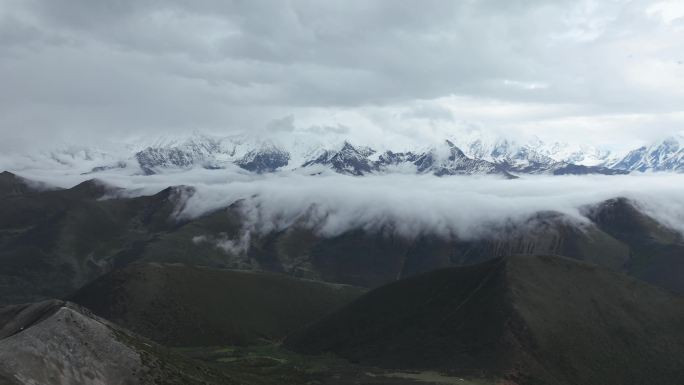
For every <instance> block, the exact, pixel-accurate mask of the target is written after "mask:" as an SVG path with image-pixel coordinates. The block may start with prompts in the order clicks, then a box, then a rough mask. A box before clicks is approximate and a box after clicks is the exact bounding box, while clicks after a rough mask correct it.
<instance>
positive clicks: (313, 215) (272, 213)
mask: <svg viewBox="0 0 684 385" xmlns="http://www.w3.org/2000/svg"><path fill="white" fill-rule="evenodd" d="M23 176H26V177H29V178H34V179H37V180H40V181H44V182H47V183H51V184H57V185H61V186H63V187H69V186H71V185H74V184H76V183H78V182H80V181H82V180H84V179H86V178H87V176H83V175H73V174H72V175H56V174H55V173H54V172H52V173H51V172H41V171H36V172H28V173H24V174H23ZM98 177H101V178H102V180H103V181H104V182H106V183H109V184H111V185H114V186H119V187H124V188H126V189H127V192H126V194H128V195H131V196H134V195H143V194H144V195H148V194H153V193H156V192H158V191H160V190H162V189H164V188H166V187H168V186H170V185H185V186H192V187H193V188H192V189H181V190H180V191H181V193H182V194H181V204H179V206H178V210H177V212H176V213H175V215H176V216H177V217H179V218H194V217H197V216H200V215H203V214H205V213H208V212H211V211H213V210H216V209H219V208H224V207H228V206H230V205H231V204H233V203H236V202H239V207H240V209H241V210H242V212H243V214H244V216H245V228H244V229H243V232H242V237H246V238H247V239H248V237H250V236H251V235H252V234H253V233H255V232H256V233H258V234H264V233H268V232H271V231H274V230H282V229H285V228H288V227H289V226H292V225H293V224H295V223H296V224H300V225H301V224H304V225H306V226H309V227H311V228H314V229H316V231H318V232H319V233H320V234H321V235H323V236H334V235H338V234H341V233H343V232H345V231H348V230H351V229H367V230H379V229H382V230H385V231H386V230H388V229H389V230H390V231H393V232H395V233H397V234H400V235H402V236H405V237H409V238H410V237H414V236H417V235H419V234H425V233H429V234H436V235H440V236H444V237H451V236H455V237H458V238H462V239H472V238H479V237H486V236H488V235H491V234H492V233H493V232H495V231H497V229H500V228H502V227H505V226H506V225H508V224H510V223H511V222H513V223H520V222H524V221H525V220H527V219H528V218H530V217H531V216H533V215H535V214H537V213H539V212H545V211H554V212H559V213H561V214H564V216H565V217H566V218H567V220H570V221H573V222H576V223H578V224H582V223H586V222H587V220H586V218H585V217H584V216H583V213H584V210H583V208H584V207H585V206H587V205H595V204H598V203H601V202H603V201H605V200H607V199H611V198H616V197H626V198H629V199H631V200H633V201H634V202H636V203H637V204H638V205H639V206H640V208H641V209H642V210H643V211H644V212H645V213H646V214H648V215H650V216H652V217H654V218H655V219H657V220H658V221H660V222H661V223H663V224H665V225H666V226H668V227H671V228H673V229H675V230H677V231H680V232H682V234H684V194H682V193H681V192H682V189H681V186H682V185H684V175H681V174H675V175H672V174H639V175H623V176H537V177H525V178H520V179H516V180H506V179H500V178H494V177H472V176H471V177H458V176H454V177H443V178H440V177H435V176H431V175H422V176H416V175H401V174H392V175H378V176H365V177H350V176H345V175H338V174H328V175H319V176H307V175H301V174H297V173H291V172H283V173H276V174H266V175H254V174H249V173H244V172H241V171H240V170H239V169H234V170H204V169H195V170H191V171H184V172H177V173H167V174H161V175H152V176H130V175H126V174H125V173H123V172H122V171H117V170H112V171H109V172H104V173H101V174H98ZM197 241H198V242H202V241H206V240H197ZM221 241H222V242H223V244H224V245H225V247H227V248H228V247H233V248H238V247H244V246H245V245H246V244H247V243H246V242H245V239H234V240H232V239H225V240H221ZM241 245H242V246H241Z"/></svg>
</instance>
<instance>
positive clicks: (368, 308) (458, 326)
mask: <svg viewBox="0 0 684 385" xmlns="http://www.w3.org/2000/svg"><path fill="white" fill-rule="evenodd" d="M682 330H684V300H682V299H681V298H679V297H675V296H673V295H671V294H668V293H667V292H664V291H662V290H660V289H657V288H655V287H652V286H650V285H647V284H645V283H641V282H639V281H636V280H634V279H632V278H629V277H627V276H624V275H621V274H619V273H614V272H611V271H609V270H607V269H605V268H600V267H597V266H595V265H590V264H585V263H581V262H577V261H573V260H570V259H565V258H559V257H537V256H535V257H510V258H503V259H496V260H492V261H489V262H486V263H483V264H480V265H476V266H470V267H462V268H448V269H442V270H437V271H434V272H430V273H426V274H423V275H419V276H416V277H413V278H408V279H405V280H401V281H397V282H395V283H391V284H389V285H386V286H383V287H380V288H378V289H376V290H373V291H371V292H369V293H368V294H366V295H364V296H363V297H361V298H359V299H358V300H356V301H354V302H353V303H351V304H350V305H348V306H346V307H344V308H343V309H341V310H340V311H338V312H336V313H333V314H331V315H330V316H328V317H326V318H325V319H323V320H321V321H320V322H318V323H316V324H314V325H312V326H310V327H309V328H307V329H306V330H304V331H303V332H300V333H297V334H295V335H293V336H291V337H289V338H288V339H287V340H286V346H288V347H290V348H291V349H294V350H296V351H299V352H304V353H309V354H320V353H323V352H334V353H336V354H338V355H340V356H342V357H345V358H347V359H350V360H352V361H358V362H360V363H362V364H371V365H380V366H384V367H391V368H403V369H422V370H424V369H433V370H440V371H446V372H450V373H453V374H456V375H472V374H477V373H486V374H487V375H488V376H490V377H492V378H506V379H508V380H511V381H513V382H514V383H517V384H564V385H565V384H567V385H569V384H586V385H593V384H596V385H603V384H663V385H666V384H672V385H675V384H680V383H682V382H683V381H684V335H682V333H681V331H682Z"/></svg>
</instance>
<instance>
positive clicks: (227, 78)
mask: <svg viewBox="0 0 684 385" xmlns="http://www.w3.org/2000/svg"><path fill="white" fill-rule="evenodd" d="M683 123H684V1H681V0H672V1H641V0H633V1H627V0H602V1H577V0H555V1H542V0H538V1H537V0H481V1H477V0H462V1H454V0H442V1H437V0H420V1H419V0H413V1H402V0H384V1H381V0H344V1H342V0H339V1H334V0H328V1H320V0H301V1H298V0H290V1H285V0H283V1H277V0H268V1H260V0H244V1H228V0H206V1H202V0H171V1H154V0H60V1H55V0H43V1H41V0H0V134H1V135H2V140H1V141H0V142H1V143H0V149H2V150H3V151H7V150H10V149H15V150H17V149H21V150H22V151H23V150H24V149H25V148H26V146H27V145H30V146H33V145H34V144H37V143H38V144H53V143H59V142H64V141H66V142H84V143H85V142H89V141H100V142H102V141H112V140H128V139H129V138H132V137H135V136H136V135H140V134H145V135H147V136H154V135H163V134H178V133H184V132H191V131H193V130H198V131H202V132H207V133H219V134H220V133H226V134H227V133H231V132H236V131H239V130H243V131H250V132H260V133H262V134H265V135H269V134H270V133H271V132H281V133H282V132H288V131H292V130H296V131H302V132H308V133H310V134H311V135H327V134H330V133H336V134H344V135H349V136H351V137H354V138H357V139H359V140H369V141H380V140H383V139H382V138H383V137H385V136H389V137H393V138H398V137H402V138H405V139H406V138H408V140H416V141H420V140H425V139H430V138H436V137H440V136H442V135H444V134H445V133H454V132H460V131H464V130H465V131H468V130H477V129H482V130H486V131H487V132H494V133H497V134H504V135H508V136H518V135H523V136H530V135H537V136H540V137H541V138H543V139H561V140H570V141H575V142H586V143H590V144H598V143H610V144H611V145H615V146H620V145H631V144H632V143H633V142H638V141H641V140H649V139H653V138H657V137H659V136H664V135H666V134H669V133H672V132H676V131H680V130H682V129H684V124H683Z"/></svg>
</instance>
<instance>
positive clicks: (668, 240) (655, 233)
mask: <svg viewBox="0 0 684 385" xmlns="http://www.w3.org/2000/svg"><path fill="white" fill-rule="evenodd" d="M589 217H590V218H591V219H592V220H593V221H594V222H595V223H596V225H597V226H598V227H599V228H600V229H601V230H602V231H603V232H605V233H607V234H610V236H611V237H613V238H615V239H618V240H620V242H622V243H623V244H625V245H627V246H628V247H629V250H630V260H629V262H628V263H627V264H626V266H625V269H626V271H627V272H629V274H631V275H633V276H635V277H638V278H641V279H643V280H645V281H648V282H651V283H653V284H655V285H658V286H662V287H665V288H668V289H670V290H673V291H675V292H677V293H684V279H683V278H682V277H684V238H682V235H681V234H679V233H678V232H676V231H674V230H672V229H669V228H667V227H665V226H663V225H662V224H660V223H658V222H657V221H656V220H654V219H653V218H651V217H649V216H647V215H646V214H644V213H643V212H642V211H640V210H639V209H637V207H636V206H635V203H633V202H630V201H629V200H627V199H624V198H620V199H611V200H609V201H607V202H604V203H603V204H601V205H599V206H597V207H596V208H595V209H594V210H591V211H590V212H589Z"/></svg>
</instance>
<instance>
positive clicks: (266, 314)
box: [71, 264, 364, 346]
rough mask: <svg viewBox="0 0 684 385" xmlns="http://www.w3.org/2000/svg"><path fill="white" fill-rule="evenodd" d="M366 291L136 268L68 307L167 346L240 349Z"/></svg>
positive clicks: (179, 268)
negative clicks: (76, 306) (82, 308)
mask: <svg viewBox="0 0 684 385" xmlns="http://www.w3.org/2000/svg"><path fill="white" fill-rule="evenodd" d="M363 292H364V291H363V290H362V289H359V288H355V287H351V286H344V285H333V284H326V283H322V282H314V281H307V280H302V279H296V278H291V277H287V276H284V275H279V274H273V273H260V272H245V271H231V270H221V269H210V268H204V267H193V266H185V265H161V264H133V265H130V266H128V267H126V268H123V269H120V270H115V271H114V272H112V273H109V274H107V275H105V276H103V277H101V278H99V279H97V280H95V281H94V282H92V283H90V284H88V285H86V286H85V287H83V288H82V289H81V290H79V291H78V292H77V293H76V294H75V295H74V296H73V297H72V298H71V300H72V301H74V302H76V303H78V304H80V305H82V306H85V307H87V308H88V309H90V310H92V311H93V312H94V313H95V314H97V315H99V316H101V317H104V318H106V319H108V320H110V321H112V322H115V323H116V324H118V325H121V326H123V327H126V328H128V329H130V330H132V331H134V332H136V333H139V334H141V335H144V336H146V337H148V338H151V339H153V340H155V341H157V342H159V343H162V344H164V345H167V346H208V345H245V344H253V343H256V342H258V341H260V340H270V341H274V340H279V339H281V338H284V337H285V336H286V335H287V334H289V333H291V332H294V331H296V330H298V329H301V328H302V327H304V326H306V325H308V324H309V323H311V322H313V321H314V320H317V319H319V318H321V317H323V316H324V315H326V314H327V313H329V312H331V311H333V310H336V309H337V308H339V307H341V306H342V305H344V304H346V303H348V302H350V301H351V300H353V299H355V298H357V297H358V296H359V295H361V294H362V293H363Z"/></svg>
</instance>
